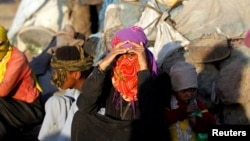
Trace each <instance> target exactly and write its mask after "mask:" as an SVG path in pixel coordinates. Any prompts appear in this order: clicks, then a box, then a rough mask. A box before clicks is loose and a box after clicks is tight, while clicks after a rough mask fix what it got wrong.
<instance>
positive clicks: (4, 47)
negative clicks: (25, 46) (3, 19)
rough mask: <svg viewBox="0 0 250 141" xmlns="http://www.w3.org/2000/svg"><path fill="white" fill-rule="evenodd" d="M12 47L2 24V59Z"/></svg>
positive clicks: (0, 47) (0, 58)
mask: <svg viewBox="0 0 250 141" xmlns="http://www.w3.org/2000/svg"><path fill="white" fill-rule="evenodd" d="M9 49H10V42H9V40H8V37H7V31H6V30H5V28H4V27H3V26H1V25H0V60H2V59H3V57H4V56H5V55H6V54H7V52H8V50H9Z"/></svg>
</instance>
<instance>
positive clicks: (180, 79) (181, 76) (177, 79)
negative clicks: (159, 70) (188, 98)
mask: <svg viewBox="0 0 250 141" xmlns="http://www.w3.org/2000/svg"><path fill="white" fill-rule="evenodd" d="M170 79H171V83H172V86H173V90H174V91H180V90H184V89H188V88H198V80H197V72H196V70H195V67H194V66H193V65H192V64H190V63H188V62H185V61H178V62H176V63H175V64H174V65H173V66H172V67H171V68H170Z"/></svg>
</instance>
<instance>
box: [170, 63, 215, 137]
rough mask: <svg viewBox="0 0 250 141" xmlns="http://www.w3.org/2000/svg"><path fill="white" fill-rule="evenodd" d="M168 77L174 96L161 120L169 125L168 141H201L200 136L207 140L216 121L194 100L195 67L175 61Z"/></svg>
mask: <svg viewBox="0 0 250 141" xmlns="http://www.w3.org/2000/svg"><path fill="white" fill-rule="evenodd" d="M169 74H170V79H171V84H172V88H173V91H174V92H173V93H174V94H173V95H172V96H171V99H170V105H169V108H168V109H167V110H166V112H165V118H166V121H167V122H168V124H169V125H170V128H169V129H170V134H171V138H172V141H194V140H197V139H201V138H204V135H205V138H207V136H206V135H207V134H206V133H208V131H209V127H211V126H212V125H215V124H216V119H215V117H214V116H213V115H212V114H211V113H210V112H209V111H208V109H207V108H206V106H205V105H204V104H203V103H202V101H201V100H200V99H199V98H198V97H197V96H198V94H197V88H198V82H197V73H196V70H195V67H194V66H193V65H191V64H190V63H187V62H185V61H178V62H176V63H175V64H174V65H173V66H172V67H171V69H170V73H169ZM203 133H205V134H203ZM202 135H203V136H202ZM197 137H198V138H197Z"/></svg>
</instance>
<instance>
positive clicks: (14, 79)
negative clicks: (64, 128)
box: [0, 47, 40, 103]
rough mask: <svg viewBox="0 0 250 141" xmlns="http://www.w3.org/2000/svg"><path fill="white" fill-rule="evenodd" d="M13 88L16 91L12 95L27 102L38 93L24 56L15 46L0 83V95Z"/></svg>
mask: <svg viewBox="0 0 250 141" xmlns="http://www.w3.org/2000/svg"><path fill="white" fill-rule="evenodd" d="M14 89H15V90H16V92H15V94H14V95H13V96H12V97H13V98H14V99H17V100H20V101H24V102H27V103H32V102H33V101H34V100H35V99H36V98H37V97H38V96H39V95H40V92H39V90H38V89H37V88H36V85H35V80H34V79H33V77H32V71H31V68H30V66H29V62H28V60H27V58H26V56H25V55H24V54H23V53H22V52H21V51H19V50H18V49H17V48H15V47H13V49H12V52H11V57H10V60H9V62H8V63H7V69H6V72H5V76H4V78H3V81H2V82H1V83H0V97H6V96H8V95H9V94H10V93H11V91H12V90H14Z"/></svg>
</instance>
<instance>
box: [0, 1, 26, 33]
mask: <svg viewBox="0 0 250 141" xmlns="http://www.w3.org/2000/svg"><path fill="white" fill-rule="evenodd" d="M20 2H21V0H0V9H1V12H0V24H1V25H2V26H4V27H5V28H6V29H9V28H10V27H11V24H12V21H13V19H14V17H15V14H16V11H17V9H18V6H19V4H20Z"/></svg>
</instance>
